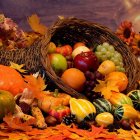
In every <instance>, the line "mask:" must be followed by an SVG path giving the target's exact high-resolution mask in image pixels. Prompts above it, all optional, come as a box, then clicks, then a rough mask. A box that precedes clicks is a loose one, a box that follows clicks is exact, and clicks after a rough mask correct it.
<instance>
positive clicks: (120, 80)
mask: <svg viewBox="0 0 140 140" xmlns="http://www.w3.org/2000/svg"><path fill="white" fill-rule="evenodd" d="M105 80H106V81H107V82H113V83H114V84H115V85H116V86H117V87H118V89H119V91H120V92H121V91H124V90H125V89H126V88H127V85H128V78H127V76H126V74H125V73H123V72H118V71H114V72H111V73H109V74H108V75H107V76H106V78H105Z"/></svg>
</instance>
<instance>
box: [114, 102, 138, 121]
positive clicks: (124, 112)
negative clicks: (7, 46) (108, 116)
mask: <svg viewBox="0 0 140 140" xmlns="http://www.w3.org/2000/svg"><path fill="white" fill-rule="evenodd" d="M114 117H115V119H116V120H118V121H119V120H125V119H134V120H135V119H138V118H139V114H138V112H137V111H136V110H135V109H134V107H132V106H131V105H128V104H123V105H120V106H118V107H116V108H115V110H114Z"/></svg>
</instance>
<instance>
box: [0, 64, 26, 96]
mask: <svg viewBox="0 0 140 140" xmlns="http://www.w3.org/2000/svg"><path fill="white" fill-rule="evenodd" d="M23 85H24V80H23V78H22V76H21V75H20V73H18V72H17V71H16V70H15V69H13V68H11V67H9V66H4V65H0V89H1V90H7V91H9V92H11V93H12V94H13V95H14V96H15V95H16V94H18V93H20V92H21V90H22V89H23Z"/></svg>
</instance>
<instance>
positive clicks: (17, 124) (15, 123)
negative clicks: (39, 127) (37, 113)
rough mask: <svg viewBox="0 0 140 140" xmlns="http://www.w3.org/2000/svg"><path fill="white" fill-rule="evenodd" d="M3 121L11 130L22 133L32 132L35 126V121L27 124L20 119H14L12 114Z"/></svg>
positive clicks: (31, 120)
mask: <svg viewBox="0 0 140 140" xmlns="http://www.w3.org/2000/svg"><path fill="white" fill-rule="evenodd" d="M3 121H4V122H5V123H6V124H7V125H8V127H9V128H11V129H16V130H22V131H31V130H32V126H31V125H33V124H35V120H34V119H30V120H28V121H26V122H22V121H21V119H20V118H19V117H14V116H13V115H12V114H8V115H6V116H5V117H4V118H3Z"/></svg>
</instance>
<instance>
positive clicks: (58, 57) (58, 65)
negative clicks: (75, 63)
mask: <svg viewBox="0 0 140 140" xmlns="http://www.w3.org/2000/svg"><path fill="white" fill-rule="evenodd" d="M49 58H50V63H51V66H52V68H53V70H54V71H55V72H56V73H57V74H59V73H62V72H63V71H65V70H66V69H67V60H66V58H65V57H64V56H63V55H62V54H59V53H52V54H50V55H49Z"/></svg>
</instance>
